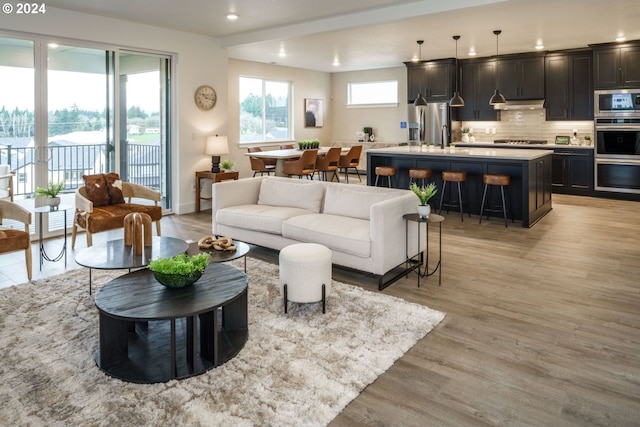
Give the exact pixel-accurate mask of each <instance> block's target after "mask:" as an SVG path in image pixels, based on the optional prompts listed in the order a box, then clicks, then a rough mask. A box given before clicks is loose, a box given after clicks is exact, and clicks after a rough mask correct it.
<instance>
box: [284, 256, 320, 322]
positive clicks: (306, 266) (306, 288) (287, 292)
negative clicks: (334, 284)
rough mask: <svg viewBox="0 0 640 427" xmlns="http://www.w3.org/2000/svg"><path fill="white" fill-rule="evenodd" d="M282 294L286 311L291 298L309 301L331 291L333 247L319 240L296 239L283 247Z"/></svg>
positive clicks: (315, 299) (317, 299) (292, 299)
mask: <svg viewBox="0 0 640 427" xmlns="http://www.w3.org/2000/svg"><path fill="white" fill-rule="evenodd" d="M279 264H280V294H281V295H282V296H283V297H284V312H285V313H286V312H287V305H288V302H289V301H293V302H301V303H309V302H318V301H322V312H323V313H324V312H325V306H326V296H327V295H329V292H330V291H331V251H330V250H329V248H327V247H326V246H322V245H319V244H317V243H296V244H294V245H290V246H286V247H284V248H283V249H282V250H281V251H280V256H279Z"/></svg>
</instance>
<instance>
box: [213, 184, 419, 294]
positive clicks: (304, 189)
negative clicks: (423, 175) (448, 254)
mask: <svg viewBox="0 0 640 427" xmlns="http://www.w3.org/2000/svg"><path fill="white" fill-rule="evenodd" d="M417 205H418V199H417V198H416V196H415V195H414V194H413V193H411V192H410V191H409V190H398V189H388V188H380V187H368V186H363V185H348V184H341V183H328V182H319V181H309V180H298V179H289V178H276V177H256V178H247V179H241V180H237V181H226V182H220V183H216V184H213V185H212V217H213V218H212V220H213V233H214V234H216V235H223V236H229V237H231V238H233V239H237V240H241V241H245V242H248V243H253V244H255V245H258V246H264V247H268V248H272V249H277V250H280V249H282V248H284V247H285V246H288V245H291V244H294V243H299V242H309V243H319V244H322V245H325V246H327V247H328V248H329V249H331V252H332V255H333V263H334V264H336V265H340V266H344V267H349V268H353V269H356V270H361V271H365V272H368V273H372V274H374V275H376V276H378V279H379V287H380V288H381V289H382V288H384V287H386V286H388V284H390V283H392V282H393V281H395V280H396V279H397V278H399V277H400V276H399V275H397V274H396V276H395V277H392V278H389V277H388V276H389V275H388V274H387V273H389V272H390V271H391V270H393V269H394V268H395V267H398V266H399V265H401V264H403V263H404V261H405V260H406V246H405V245H406V230H405V220H404V219H403V218H402V215H404V214H406V213H412V212H416V211H417ZM416 226H417V224H416V223H414V222H410V223H409V227H410V228H409V253H410V255H414V254H417V253H418V249H417V239H416V237H415V236H416V234H415V233H416V232H417V229H416V228H415V227H416ZM423 226H424V225H423ZM421 250H424V246H423V247H422V248H421ZM385 275H386V276H385Z"/></svg>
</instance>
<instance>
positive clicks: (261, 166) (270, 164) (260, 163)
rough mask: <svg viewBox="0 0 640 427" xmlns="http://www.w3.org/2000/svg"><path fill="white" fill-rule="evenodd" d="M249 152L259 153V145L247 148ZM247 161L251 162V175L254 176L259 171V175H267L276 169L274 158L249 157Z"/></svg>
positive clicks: (260, 149)
mask: <svg viewBox="0 0 640 427" xmlns="http://www.w3.org/2000/svg"><path fill="white" fill-rule="evenodd" d="M247 151H248V152H249V153H259V152H261V151H262V148H260V147H250V148H247ZM249 161H250V162H251V170H252V171H253V176H254V177H255V176H256V174H257V173H258V172H260V176H263V175H264V174H265V173H266V174H267V175H271V172H275V170H276V162H277V160H276V159H258V158H257V157H249Z"/></svg>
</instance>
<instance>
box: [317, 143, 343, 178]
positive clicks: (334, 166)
mask: <svg viewBox="0 0 640 427" xmlns="http://www.w3.org/2000/svg"><path fill="white" fill-rule="evenodd" d="M341 151H342V149H341V148H340V147H331V148H330V149H329V151H327V153H326V154H325V155H324V156H318V159H317V160H316V171H317V172H318V175H320V178H321V179H323V180H324V181H327V172H329V173H332V174H333V175H331V181H333V178H336V179H337V180H338V182H340V178H339V177H338V173H337V172H338V162H340V152H341Z"/></svg>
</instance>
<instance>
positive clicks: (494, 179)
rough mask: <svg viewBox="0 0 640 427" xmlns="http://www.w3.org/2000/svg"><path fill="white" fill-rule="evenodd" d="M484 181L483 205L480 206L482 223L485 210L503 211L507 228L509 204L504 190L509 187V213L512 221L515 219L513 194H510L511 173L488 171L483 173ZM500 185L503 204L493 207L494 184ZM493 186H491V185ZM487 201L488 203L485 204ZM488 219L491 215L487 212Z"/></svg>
mask: <svg viewBox="0 0 640 427" xmlns="http://www.w3.org/2000/svg"><path fill="white" fill-rule="evenodd" d="M482 182H484V191H483V192H482V207H481V208H480V222H479V224H482V214H483V212H502V216H503V217H504V226H505V228H507V226H508V223H507V206H506V203H505V198H504V190H505V188H506V189H507V199H509V213H510V214H511V222H514V220H513V210H512V209H511V195H510V194H509V184H510V182H511V178H510V177H509V175H504V174H492V173H487V174H484V175H482ZM496 185H499V186H500V195H501V196H502V206H501V207H500V206H498V207H492V206H491V190H492V189H493V186H496ZM489 186H491V187H489ZM487 188H488V189H489V200H486V198H487ZM485 201H486V205H485ZM487 219H489V215H488V214H487Z"/></svg>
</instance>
